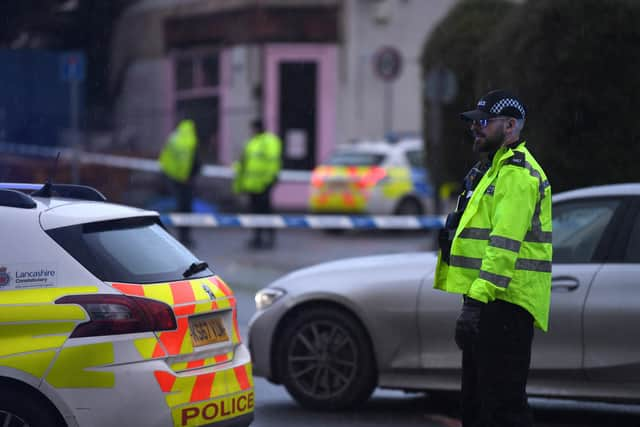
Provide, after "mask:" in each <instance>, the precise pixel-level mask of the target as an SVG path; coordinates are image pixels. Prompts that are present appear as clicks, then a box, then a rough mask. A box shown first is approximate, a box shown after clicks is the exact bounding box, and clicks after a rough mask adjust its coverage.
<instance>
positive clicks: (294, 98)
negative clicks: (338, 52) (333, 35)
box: [278, 61, 318, 170]
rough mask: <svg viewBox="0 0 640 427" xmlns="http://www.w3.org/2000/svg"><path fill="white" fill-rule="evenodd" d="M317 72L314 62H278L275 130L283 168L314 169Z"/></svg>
mask: <svg viewBox="0 0 640 427" xmlns="http://www.w3.org/2000/svg"><path fill="white" fill-rule="evenodd" d="M317 69H318V65H317V64H316V63H315V62H293V61H286V62H284V61H283V62H281V63H280V64H279V66H278V73H279V75H280V76H279V78H280V105H279V108H278V112H279V114H278V117H279V118H280V122H279V124H278V129H280V133H281V135H282V140H283V149H282V166H283V168H284V169H300V170H309V169H313V167H314V166H315V163H316V156H315V153H316V116H317V114H316V106H317V99H316V98H317V94H316V88H317V81H316V79H317V74H318V72H317Z"/></svg>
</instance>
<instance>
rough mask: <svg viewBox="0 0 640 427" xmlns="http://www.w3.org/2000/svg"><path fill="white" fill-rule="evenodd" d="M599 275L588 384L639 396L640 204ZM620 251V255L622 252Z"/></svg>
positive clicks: (588, 344) (592, 298) (589, 307)
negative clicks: (617, 387)
mask: <svg viewBox="0 0 640 427" xmlns="http://www.w3.org/2000/svg"><path fill="white" fill-rule="evenodd" d="M620 227H621V230H620V232H619V233H618V235H617V240H616V242H615V244H614V250H613V251H612V254H611V258H612V259H611V260H610V262H607V263H606V264H605V265H604V266H603V268H602V269H601V270H600V271H599V272H598V275H597V276H596V279H595V281H594V283H593V285H592V286H591V291H590V292H589V297H588V298H587V304H586V307H585V312H584V318H585V330H584V335H585V361H584V366H585V371H586V373H587V377H588V378H589V380H593V381H596V382H597V381H606V382H611V383H615V384H618V385H620V387H621V388H622V389H623V390H632V389H635V390H638V392H637V394H640V328H639V327H638V325H640V217H639V216H638V202H636V203H635V204H634V208H633V209H630V210H629V214H628V215H627V217H626V219H625V220H624V221H621V225H620ZM618 250H619V251H618Z"/></svg>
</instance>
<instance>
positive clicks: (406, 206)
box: [394, 198, 423, 216]
mask: <svg viewBox="0 0 640 427" xmlns="http://www.w3.org/2000/svg"><path fill="white" fill-rule="evenodd" d="M422 213H423V209H422V205H421V204H420V202H418V201H417V200H416V199H412V198H405V199H402V200H400V203H398V206H396V209H395V210H394V214H396V215H413V216H417V215H422Z"/></svg>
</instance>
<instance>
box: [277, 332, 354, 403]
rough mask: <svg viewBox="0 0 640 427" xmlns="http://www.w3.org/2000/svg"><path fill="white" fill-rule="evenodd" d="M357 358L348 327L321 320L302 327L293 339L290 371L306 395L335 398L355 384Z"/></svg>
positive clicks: (290, 347)
mask: <svg viewBox="0 0 640 427" xmlns="http://www.w3.org/2000/svg"><path fill="white" fill-rule="evenodd" d="M357 356H358V349H357V347H356V344H355V342H354V340H353V338H351V337H350V336H349V334H348V333H347V332H346V331H345V330H344V328H342V327H341V326H340V325H337V324H335V323H333V322H327V321H323V320H318V321H315V322H312V323H310V324H308V325H305V326H304V327H302V328H301V329H300V330H298V331H297V333H296V335H295V336H294V337H293V339H292V340H291V343H290V344H289V348H288V352H287V363H288V365H289V366H288V370H289V372H290V373H291V377H292V378H293V380H294V381H295V382H296V384H297V385H298V387H299V388H300V390H302V391H303V392H305V393H307V394H308V395H310V396H314V397H315V396H317V397H321V398H323V397H331V396H335V395H337V394H340V393H341V392H343V391H344V389H345V388H346V387H347V386H348V385H349V384H350V383H351V381H353V378H354V376H355V373H356V363H357Z"/></svg>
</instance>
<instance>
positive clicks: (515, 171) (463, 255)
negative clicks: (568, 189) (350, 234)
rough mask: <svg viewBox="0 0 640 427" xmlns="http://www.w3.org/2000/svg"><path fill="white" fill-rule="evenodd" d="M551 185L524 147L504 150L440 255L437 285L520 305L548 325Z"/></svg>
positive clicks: (541, 324) (539, 324)
mask: <svg viewBox="0 0 640 427" xmlns="http://www.w3.org/2000/svg"><path fill="white" fill-rule="evenodd" d="M551 229H552V218H551V187H550V185H549V181H548V180H547V177H546V175H545V173H544V171H543V170H542V168H541V167H540V165H539V164H538V162H536V160H535V159H534V158H533V156H532V155H531V153H530V152H529V151H528V150H527V148H526V147H525V143H524V142H522V143H520V144H519V145H518V146H517V147H515V148H513V149H511V148H505V147H503V148H500V149H499V150H498V151H497V152H496V154H495V156H494V157H493V161H492V164H491V167H490V168H489V170H488V171H487V172H486V173H485V174H484V176H483V177H482V179H481V180H480V182H479V183H478V185H477V187H476V188H475V190H474V192H473V194H472V195H471V198H470V199H469V203H468V205H467V207H466V209H465V211H464V213H463V214H462V217H461V218H460V223H459V224H458V227H457V229H456V232H455V237H454V239H453V242H452V243H451V255H450V261H449V264H447V263H446V262H445V261H444V260H443V259H442V256H441V255H442V254H441V253H440V254H439V256H438V264H437V267H436V274H435V284H434V286H435V288H437V289H441V290H443V291H447V292H453V293H460V294H465V295H469V296H470V297H472V298H474V299H476V300H479V301H482V302H485V303H486V302H489V301H493V300H495V299H500V300H504V301H508V302H511V303H513V304H517V305H519V306H521V307H523V308H524V309H526V310H527V311H528V312H529V313H531V315H532V316H533V319H534V322H535V326H536V327H538V328H540V329H542V330H543V331H546V330H547V328H548V318H549V304H550V297H551V255H552V247H551Z"/></svg>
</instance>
